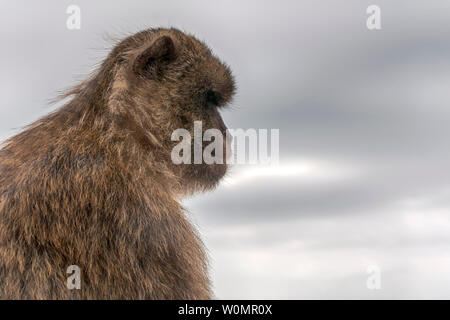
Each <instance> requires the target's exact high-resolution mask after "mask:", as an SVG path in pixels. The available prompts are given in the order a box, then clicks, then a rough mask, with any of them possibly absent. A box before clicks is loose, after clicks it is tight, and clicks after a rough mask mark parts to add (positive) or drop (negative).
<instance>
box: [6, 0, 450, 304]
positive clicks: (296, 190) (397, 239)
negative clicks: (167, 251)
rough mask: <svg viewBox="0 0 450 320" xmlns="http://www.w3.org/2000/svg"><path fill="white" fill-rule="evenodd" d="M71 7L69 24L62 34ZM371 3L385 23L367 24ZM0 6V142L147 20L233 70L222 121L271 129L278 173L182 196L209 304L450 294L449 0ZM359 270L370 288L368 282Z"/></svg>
mask: <svg viewBox="0 0 450 320" xmlns="http://www.w3.org/2000/svg"><path fill="white" fill-rule="evenodd" d="M319 2H320V3H319ZM70 4H76V5H78V6H79V7H80V8H81V29H80V30H68V29H67V28H66V19H67V17H68V15H67V14H66V9H67V7H68V6H69V5H70ZM371 4H375V5H378V6H379V7H380V8H381V27H382V29H381V30H376V31H369V30H368V29H367V27H366V19H367V16H368V15H367V14H366V8H367V7H368V6H369V5H371ZM1 7H2V10H1V19H0V42H1V43H2V49H1V50H0V70H1V72H0V88H1V93H2V94H1V96H0V101H1V103H0V108H1V115H2V116H1V117H0V138H2V139H4V138H6V137H8V136H11V135H12V134H14V133H16V132H18V131H19V130H20V128H21V127H23V126H24V125H26V124H29V123H31V122H32V121H34V120H36V119H37V118H38V117H39V116H42V115H44V114H46V113H48V112H49V111H51V110H53V109H54V108H55V106H53V105H50V104H49V103H48V101H49V100H50V99H51V98H53V97H55V96H56V94H57V93H58V91H59V90H63V89H66V88H68V87H70V86H72V85H74V84H75V83H76V82H77V80H80V79H83V78H84V77H85V76H86V75H87V74H88V73H89V72H90V71H91V70H92V69H93V68H94V67H95V65H96V64H97V63H98V62H100V61H101V60H102V58H104V56H105V55H106V54H107V52H108V48H109V46H110V44H109V43H110V41H109V40H108V39H109V38H111V37H112V38H121V37H123V36H125V35H127V34H130V33H133V32H136V31H138V30H141V29H145V28H148V27H158V26H175V27H178V28H180V29H182V30H186V31H188V32H191V33H193V34H195V35H196V36H197V37H198V38H199V39H202V40H205V41H206V42H207V43H208V44H209V45H210V46H211V47H212V49H213V51H214V52H215V53H216V54H217V55H218V56H219V57H221V58H222V59H223V60H224V61H226V62H227V63H228V64H229V65H230V66H231V68H232V69H233V71H234V74H235V76H236V80H237V84H238V93H237V96H236V98H235V99H234V102H233V105H232V108H230V111H225V112H224V114H223V115H224V119H225V121H226V123H227V124H228V126H229V127H232V128H256V129H271V128H276V129H280V165H281V168H282V169H280V170H278V171H276V170H275V171H273V172H271V173H270V174H260V173H261V172H264V170H258V168H255V167H250V168H249V167H241V166H236V167H234V168H233V169H232V171H231V172H230V174H229V176H228V177H227V180H226V181H225V182H224V183H223V184H222V185H221V186H220V187H219V188H218V189H217V190H215V191H214V192H212V193H208V194H202V195H198V196H195V197H194V198H192V199H188V200H187V201H185V206H186V208H187V209H188V210H189V212H190V213H189V215H190V218H191V219H192V221H193V222H194V223H195V224H196V225H197V226H198V227H199V229H200V231H201V234H202V237H203V239H204V242H205V244H206V246H207V248H208V252H209V257H210V263H211V276H212V279H213V282H214V288H215V293H216V296H217V298H237V299H239V298H246V299H253V298H272V299H280V298H287V299H302V298H331V299H334V298H343V299H344V298H363V299H372V298H375V299H377V298H447V299H449V298H450V250H449V249H450V247H449V246H450V219H449V214H450V212H449V211H450V179H449V178H450V170H449V167H450V150H449V137H450V126H449V125H448V123H449V120H450V90H449V89H450V19H449V18H450V2H449V1H447V0H430V1H411V0H409V1H400V0H397V1H380V0H377V1H365V0H363V1H362V0H358V1H357V0H347V1H345V2H344V1H340V2H339V3H338V2H337V1H333V0H326V1H325V0H322V1H314V0H309V1H275V0H273V1H256V0H253V1H247V0H245V1H242V0H240V1H238V0H227V1H225V0H222V1H218V0H216V1H206V0H204V1H192V0H184V1H130V0H127V1H114V3H111V1H106V0H104V1H75V0H74V1H56V0H54V1H39V2H38V1H34V2H31V1H2V4H1ZM283 168H284V169H283ZM248 172H250V174H249V173H248ZM371 265H375V266H378V267H379V268H380V270H381V288H380V289H379V290H370V289H368V288H367V286H366V281H367V278H368V276H369V274H367V272H366V271H367V268H368V267H369V266H371Z"/></svg>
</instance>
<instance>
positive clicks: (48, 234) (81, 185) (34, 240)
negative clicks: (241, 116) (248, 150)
mask: <svg viewBox="0 0 450 320" xmlns="http://www.w3.org/2000/svg"><path fill="white" fill-rule="evenodd" d="M233 91H234V83H233V79H232V77H231V74H230V71H229V69H228V68H227V67H226V66H225V65H224V64H223V63H221V62H220V61H219V60H217V59H216V58H215V57H214V56H213V55H212V54H211V52H210V50H209V49H208V48H207V47H206V46H205V45H204V44H203V43H201V42H199V41H198V40H196V39H195V38H193V37H192V36H189V35H186V34H184V33H182V32H181V31H178V30H176V29H150V30H145V31H142V32H140V33H137V34H135V35H133V36H131V37H128V38H126V39H125V40H123V41H122V42H120V43H119V44H117V45H116V46H115V47H114V49H113V50H112V51H111V53H110V54H109V56H108V57H107V59H106V60H105V61H104V62H103V63H102V65H101V67H100V68H99V70H98V71H97V72H95V73H94V74H93V75H92V76H91V77H90V78H89V79H88V80H86V81H84V82H82V83H81V84H80V85H78V86H77V87H75V88H74V89H72V90H70V91H69V92H68V93H67V95H66V96H67V97H69V96H70V97H71V100H70V101H69V102H68V103H66V104H65V105H64V106H63V107H62V108H60V109H59V110H57V111H56V112H54V113H52V114H50V115H48V116H46V117H44V118H42V119H40V120H39V121H37V122H35V123H34V124H32V125H31V126H29V127H28V128H27V129H26V130H25V131H23V132H22V133H20V134H18V135H16V136H14V137H12V138H10V139H9V140H7V141H6V143H5V145H4V146H3V148H2V149H1V150H0V298H3V299H207V298H210V297H211V295H212V293H211V288H210V283H209V279H208V276H207V264H206V260H205V253H204V250H203V246H202V243H201V241H200V240H199V238H198V236H197V234H196V231H195V230H194V229H193V227H192V226H191V225H190V223H189V222H188V221H187V219H186V217H185V215H184V212H183V208H182V206H181V205H180V203H179V200H180V199H181V197H182V196H184V195H186V194H190V193H192V192H195V191H202V190H209V189H212V188H213V187H214V186H216V184H217V183H218V181H219V180H220V178H221V177H223V175H224V174H225V171H226V165H219V164H214V165H209V166H208V165H206V164H199V165H193V164H192V165H174V164H173V163H172V161H171V159H170V151H171V149H172V147H173V145H174V144H175V143H176V142H172V141H171V139H170V137H171V134H172V131H173V130H174V129H176V128H186V129H188V130H190V131H192V127H193V122H194V121H195V120H202V121H203V130H206V129H208V128H218V129H220V130H222V131H224V130H226V128H225V125H224V124H223V122H222V119H221V117H220V115H219V112H218V110H217V107H219V106H222V105H225V104H226V103H227V102H228V101H229V100H230V98H231V96H232V94H233ZM208 92H209V93H208ZM211 92H213V93H214V94H216V99H215V100H216V101H214V103H215V104H217V107H211V106H207V102H208V101H206V99H207V98H206V97H207V96H208V95H210V93H211ZM69 265H78V266H79V267H80V269H81V274H82V283H81V290H76V289H75V290H69V289H68V288H67V287H66V279H67V277H68V275H67V274H66V268H67V267H68V266H69Z"/></svg>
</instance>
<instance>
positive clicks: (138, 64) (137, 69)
mask: <svg viewBox="0 0 450 320" xmlns="http://www.w3.org/2000/svg"><path fill="white" fill-rule="evenodd" d="M175 58H176V55H175V44H174V43H173V40H172V39H171V38H170V37H169V36H161V37H159V38H158V39H156V40H155V41H153V43H152V44H151V45H150V46H148V47H147V48H146V49H144V51H142V52H141V53H139V54H138V56H137V57H136V58H135V59H134V61H133V66H132V69H133V72H134V73H135V74H137V75H139V74H142V73H143V72H145V71H146V70H149V69H151V67H152V66H155V67H156V69H155V70H158V69H159V68H158V67H159V66H160V65H161V63H168V62H171V61H173V60H175Z"/></svg>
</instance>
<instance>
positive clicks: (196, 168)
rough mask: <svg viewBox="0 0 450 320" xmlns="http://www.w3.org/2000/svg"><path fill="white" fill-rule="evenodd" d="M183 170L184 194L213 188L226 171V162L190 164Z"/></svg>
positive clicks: (187, 194)
mask: <svg viewBox="0 0 450 320" xmlns="http://www.w3.org/2000/svg"><path fill="white" fill-rule="evenodd" d="M186 169H187V170H186V171H185V172H184V175H183V176H184V177H183V189H184V190H185V193H184V195H185V196H189V195H192V194H195V193H197V192H206V191H211V190H213V189H215V188H216V187H217V186H218V185H219V183H220V181H221V180H222V178H223V177H224V176H225V174H226V173H227V169H228V166H227V164H216V163H215V164H195V165H194V164H191V165H189V167H188V168H186Z"/></svg>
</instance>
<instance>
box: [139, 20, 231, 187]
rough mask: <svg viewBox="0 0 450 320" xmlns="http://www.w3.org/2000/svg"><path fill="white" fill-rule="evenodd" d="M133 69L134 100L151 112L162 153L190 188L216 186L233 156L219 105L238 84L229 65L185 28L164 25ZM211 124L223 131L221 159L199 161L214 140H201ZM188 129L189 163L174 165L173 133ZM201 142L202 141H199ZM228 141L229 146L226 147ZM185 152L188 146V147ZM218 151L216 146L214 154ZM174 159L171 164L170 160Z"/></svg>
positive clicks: (154, 130)
mask: <svg viewBox="0 0 450 320" xmlns="http://www.w3.org/2000/svg"><path fill="white" fill-rule="evenodd" d="M130 69H131V73H132V75H133V77H134V80H133V82H134V83H135V88H134V89H135V90H134V92H135V97H134V98H135V101H136V103H137V104H141V105H145V106H146V108H145V112H146V113H147V114H149V115H150V117H151V121H152V122H153V124H152V126H150V127H149V130H152V135H153V136H155V137H156V139H157V140H158V141H159V142H160V145H161V146H163V147H162V148H160V150H161V152H162V156H161V157H163V158H164V159H165V161H167V162H168V166H169V167H170V168H171V169H172V170H173V172H174V173H175V174H176V175H177V176H178V177H179V178H180V180H181V182H182V184H183V186H184V187H187V189H189V192H193V191H197V190H205V189H210V188H213V187H214V186H216V185H217V183H218V182H219V180H220V179H221V178H222V177H223V176H224V175H225V173H226V170H227V165H226V158H227V157H229V156H230V148H229V143H230V141H229V140H228V139H227V138H226V131H227V127H226V126H225V124H224V122H223V120H222V117H221V115H220V112H219V109H220V108H223V107H225V106H226V105H227V104H228V103H229V101H230V99H231V98H232V96H233V93H234V90H235V84H234V81H233V77H232V75H231V72H230V70H229V68H228V67H227V66H226V65H224V64H223V63H222V62H220V61H219V60H218V59H217V58H216V57H215V56H214V55H213V54H212V53H211V51H210V49H209V48H208V47H207V46H206V45H204V44H203V43H201V42H200V41H198V40H196V39H195V38H193V37H192V36H188V35H186V34H184V33H182V32H181V31H178V30H175V29H170V30H160V31H158V32H156V33H155V34H153V35H152V36H151V39H150V40H147V41H146V43H145V44H144V45H142V46H141V47H139V48H138V49H137V50H136V53H135V54H134V56H133V57H132V59H131V64H130ZM199 122H200V123H201V129H200V130H201V137H203V136H204V135H205V133H206V132H207V130H208V129H215V130H216V132H220V133H221V134H222V141H223V143H222V144H221V148H222V150H221V154H222V161H216V162H214V163H206V161H203V160H204V159H202V161H201V162H200V163H199V162H198V156H196V155H195V152H196V150H197V152H198V149H199V147H201V149H202V150H203V149H205V148H206V147H207V145H208V144H210V143H211V142H212V141H215V140H216V138H213V139H211V141H203V139H201V140H200V141H199V137H198V128H197V132H196V128H195V126H194V124H195V123H197V124H198V123H199ZM177 129H185V130H186V131H188V132H189V133H190V139H191V141H190V145H191V150H190V152H191V157H190V159H191V161H190V163H182V164H174V163H173V161H171V158H170V155H171V151H172V149H173V148H174V147H175V145H176V144H177V143H178V142H175V141H172V139H171V137H172V134H173V132H174V131H175V130H177ZM199 144H201V146H199ZM227 144H228V147H227ZM184 152H186V150H184ZM215 152H217V150H214V151H213V155H215ZM171 162H172V163H171Z"/></svg>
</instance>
